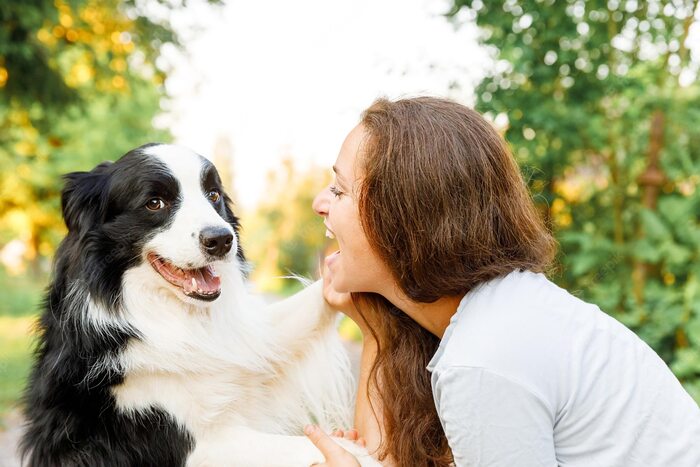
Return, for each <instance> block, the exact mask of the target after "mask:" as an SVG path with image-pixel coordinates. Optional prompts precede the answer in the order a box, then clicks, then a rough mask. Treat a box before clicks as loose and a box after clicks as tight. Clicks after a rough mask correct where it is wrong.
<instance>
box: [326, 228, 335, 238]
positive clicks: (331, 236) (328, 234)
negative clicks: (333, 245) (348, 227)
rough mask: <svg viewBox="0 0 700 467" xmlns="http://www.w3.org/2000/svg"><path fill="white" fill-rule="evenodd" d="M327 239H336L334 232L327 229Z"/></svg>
mask: <svg viewBox="0 0 700 467" xmlns="http://www.w3.org/2000/svg"><path fill="white" fill-rule="evenodd" d="M326 237H328V238H331V239H333V238H335V235H333V232H331V231H330V230H328V229H326Z"/></svg>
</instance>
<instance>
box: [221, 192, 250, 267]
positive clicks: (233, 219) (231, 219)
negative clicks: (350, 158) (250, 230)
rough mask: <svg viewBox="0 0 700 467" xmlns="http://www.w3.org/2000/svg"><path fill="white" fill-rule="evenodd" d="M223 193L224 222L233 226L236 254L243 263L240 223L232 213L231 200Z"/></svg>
mask: <svg viewBox="0 0 700 467" xmlns="http://www.w3.org/2000/svg"><path fill="white" fill-rule="evenodd" d="M223 195H224V210H225V211H226V222H228V224H229V225H230V226H231V227H232V228H233V231H234V232H236V237H237V238H238V251H237V252H236V256H238V259H239V261H240V262H241V263H245V262H246V259H245V254H244V253H243V247H241V235H240V233H241V223H240V220H239V219H238V216H236V215H235V214H234V213H233V201H232V200H231V198H230V197H229V195H227V194H226V193H225V192H224V193H223Z"/></svg>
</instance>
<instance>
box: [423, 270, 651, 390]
mask: <svg viewBox="0 0 700 467" xmlns="http://www.w3.org/2000/svg"><path fill="white" fill-rule="evenodd" d="M643 347H647V346H646V344H644V343H643V342H641V340H640V339H639V338H637V337H636V336H635V335H634V334H633V333H632V332H631V331H629V330H628V329H627V328H625V327H624V326H623V325H622V324H620V323H619V322H617V321H616V320H614V319H613V318H611V317H609V316H608V315H606V314H605V313H603V312H602V311H601V310H600V309H599V308H598V307H597V306H595V305H592V304H589V303H586V302H584V301H582V300H580V299H579V298H577V297H575V296H574V295H572V294H570V293H569V292H567V291H566V290H564V289H562V288H560V287H559V286H557V285H556V284H554V283H553V282H552V281H550V280H549V279H547V277H546V276H545V275H543V274H540V273H534V272H531V271H513V272H511V273H510V274H508V275H506V276H503V277H499V278H497V279H494V280H492V281H489V282H487V283H484V284H481V285H480V286H479V287H477V288H476V289H474V290H472V291H471V292H470V293H468V294H467V295H465V297H464V298H463V300H462V302H461V303H460V306H459V308H458V310H457V313H455V315H454V316H453V318H452V320H451V322H450V325H449V327H448V329H447V331H446V332H445V335H444V337H443V339H442V342H441V343H440V349H439V350H438V352H437V353H436V355H435V357H434V358H433V360H432V361H431V363H430V365H429V367H428V369H429V370H431V371H437V372H438V373H439V372H440V371H441V370H444V369H446V368H448V367H470V368H483V369H487V370H489V371H492V372H495V373H497V374H500V375H503V376H505V377H508V378H510V379H512V380H514V381H518V382H520V383H521V384H523V385H525V386H529V387H532V386H537V387H538V388H537V391H538V392H539V393H549V394H550V395H552V396H554V394H555V393H556V392H558V391H560V390H561V384H564V382H563V381H562V380H563V379H566V378H568V376H571V372H572V371H576V368H574V367H575V365H572V362H576V361H581V360H580V359H581V358H584V359H585V360H586V361H588V362H592V361H600V362H604V360H605V359H607V358H608V357H609V352H610V350H611V348H614V349H617V350H620V351H621V352H628V351H630V349H631V351H633V352H637V351H638V348H643ZM584 354H585V355H584ZM560 383H561V384H560ZM543 385H544V386H547V387H542V386H543Z"/></svg>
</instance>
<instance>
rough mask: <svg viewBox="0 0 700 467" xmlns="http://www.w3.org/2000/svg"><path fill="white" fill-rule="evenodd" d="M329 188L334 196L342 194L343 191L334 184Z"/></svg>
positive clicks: (338, 196)
mask: <svg viewBox="0 0 700 467" xmlns="http://www.w3.org/2000/svg"><path fill="white" fill-rule="evenodd" d="M329 190H330V192H331V193H333V195H335V197H336V198H340V195H342V194H343V192H342V191H340V190H339V189H338V187H337V186H335V185H331V186H330V188H329Z"/></svg>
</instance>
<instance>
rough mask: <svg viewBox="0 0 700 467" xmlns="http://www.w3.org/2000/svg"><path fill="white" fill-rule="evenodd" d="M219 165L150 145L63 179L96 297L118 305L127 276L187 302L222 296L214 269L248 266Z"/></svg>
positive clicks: (77, 245) (75, 242) (75, 237)
mask: <svg viewBox="0 0 700 467" xmlns="http://www.w3.org/2000/svg"><path fill="white" fill-rule="evenodd" d="M230 204H231V203H230V200H229V198H228V196H227V195H226V193H225V192H224V190H223V186H222V183H221V179H220V178H219V174H218V173H217V171H216V168H215V167H214V165H213V164H212V163H211V162H209V161H208V160H207V159H205V158H203V157H202V156H199V155H198V154H196V153H194V152H192V151H190V150H188V149H186V148H183V147H179V146H173V145H165V144H149V145H145V146H141V147H139V148H137V149H134V150H132V151H130V152H128V153H127V154H125V155H124V156H123V157H122V158H121V159H119V160H118V161H116V162H114V163H109V162H105V163H102V164H100V165H98V166H97V167H95V168H94V169H93V170H92V171H90V172H75V173H71V174H69V175H67V176H66V186H65V188H64V190H63V194H62V205H63V217H64V219H65V222H66V225H67V227H68V230H69V234H68V237H69V238H71V239H72V247H71V249H72V250H73V255H71V256H73V257H76V255H80V256H81V258H80V263H81V264H82V268H83V271H82V273H83V274H82V275H83V277H85V278H86V279H87V280H88V283H89V285H90V292H91V294H92V295H93V298H97V299H99V300H101V301H102V302H103V303H110V304H113V303H114V302H115V300H117V299H119V298H120V297H119V294H120V287H121V281H122V277H123V275H124V273H125V272H126V271H127V270H129V269H131V268H135V267H141V268H143V266H144V265H150V268H148V269H149V270H150V271H151V273H152V274H150V273H149V276H148V278H147V280H148V281H149V282H150V280H153V281H154V284H153V285H154V286H155V287H165V288H167V289H169V290H170V291H172V292H173V293H174V294H176V295H177V296H178V297H179V298H181V299H182V300H184V301H185V302H187V303H191V304H195V305H200V304H202V305H203V304H206V302H210V301H213V300H216V299H217V298H218V297H219V295H220V294H221V280H220V278H219V275H218V273H217V265H221V264H224V263H231V262H233V261H235V260H236V258H237V259H238V260H239V261H241V263H242V262H243V254H242V251H241V249H240V246H239V243H238V219H237V217H236V216H235V215H234V214H233V212H232V210H231V206H230Z"/></svg>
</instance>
